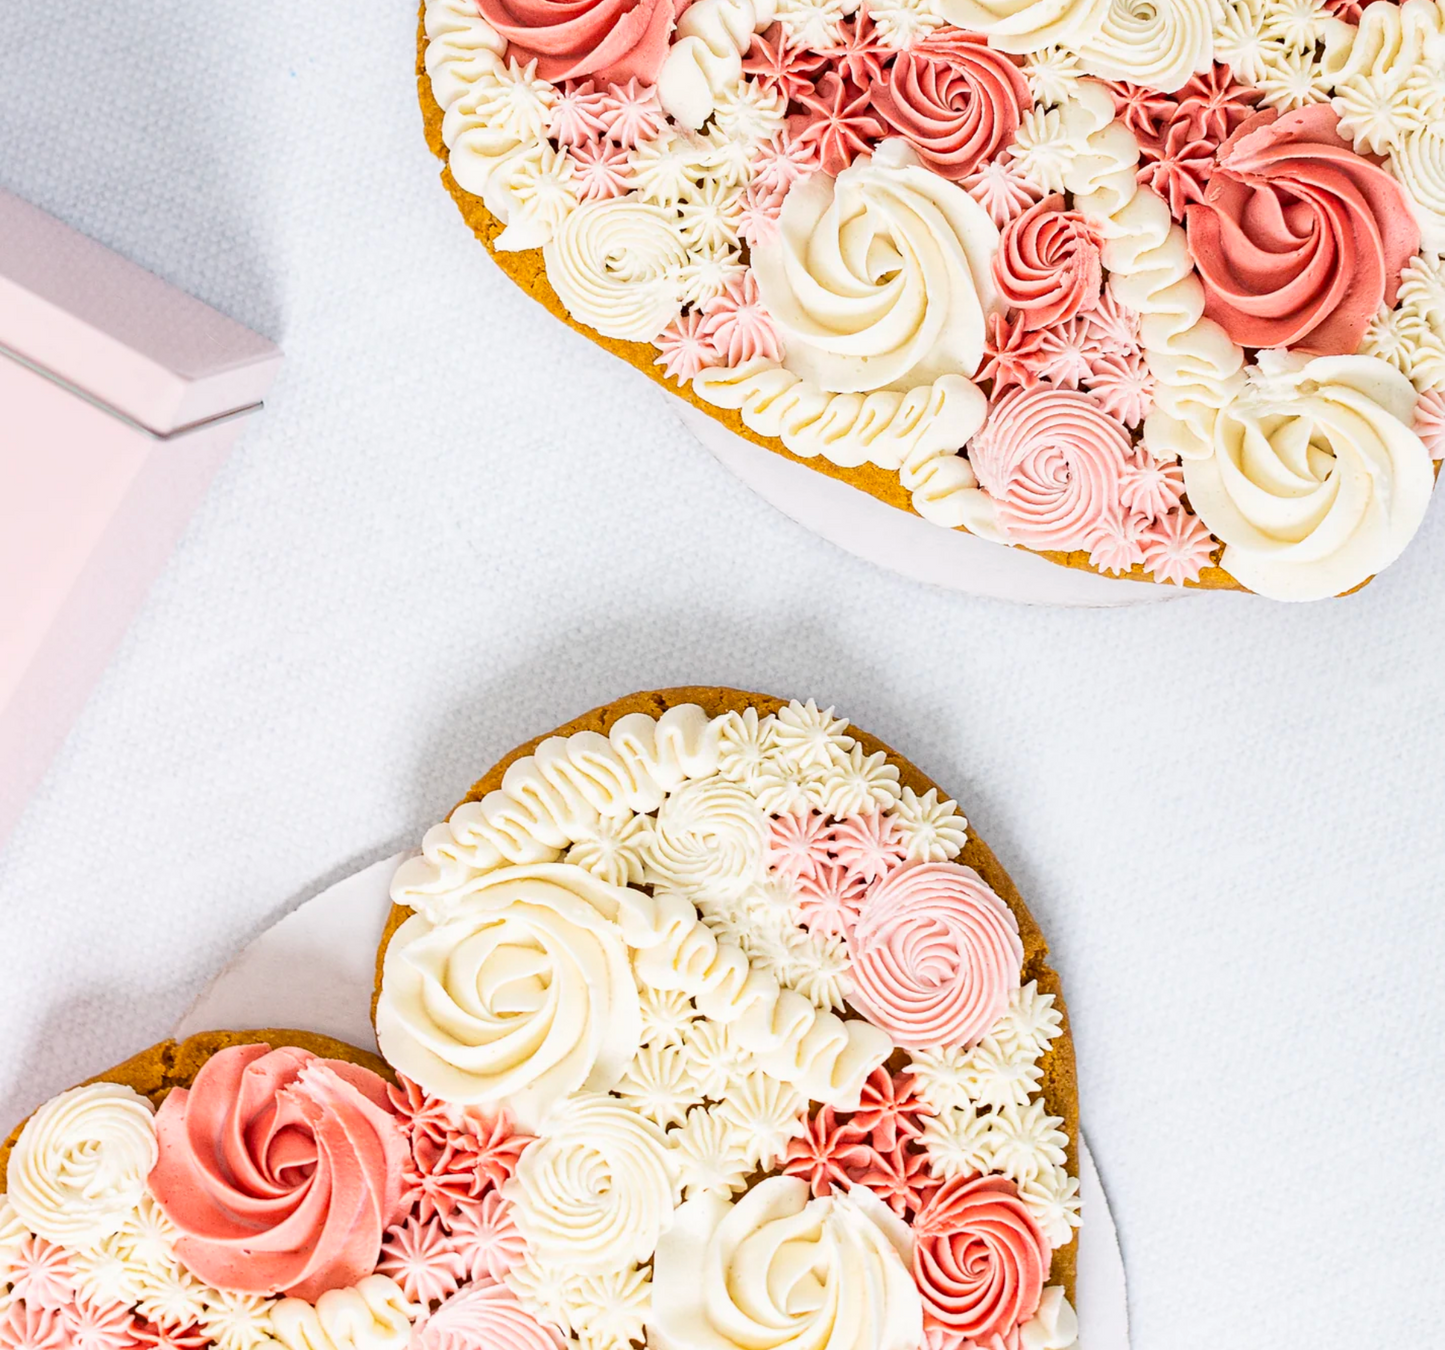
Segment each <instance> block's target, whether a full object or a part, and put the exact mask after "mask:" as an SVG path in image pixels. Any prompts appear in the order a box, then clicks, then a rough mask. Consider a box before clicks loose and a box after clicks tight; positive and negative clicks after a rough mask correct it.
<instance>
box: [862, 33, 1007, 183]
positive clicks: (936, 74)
mask: <svg viewBox="0 0 1445 1350" xmlns="http://www.w3.org/2000/svg"><path fill="white" fill-rule="evenodd" d="M855 78H856V77H855ZM868 96H869V98H870V99H871V100H872V102H873V107H874V108H875V109H876V110H877V112H878V115H879V116H880V117H881V118H882V119H883V120H884V121H885V122H886V123H887V124H888V125H889V126H890V127H891V128H892V129H893V130H894V131H896V132H897V133H898V134H899V135H900V136H902V137H904V138H905V139H906V140H907V141H908V142H909V143H910V144H911V145H912V146H913V148H914V149H915V150H917V151H918V155H919V158H920V159H922V160H923V162H924V163H925V164H926V165H927V166H928V167H929V168H930V169H932V170H933V171H934V172H935V173H938V174H941V175H942V176H943V177H944V178H951V179H953V180H955V181H957V180H959V179H962V178H967V177H968V175H969V174H971V173H972V172H973V171H974V170H975V169H977V168H978V167H979V165H981V164H983V163H985V162H987V161H989V160H991V159H993V158H994V156H996V155H997V154H998V153H999V151H1000V150H1002V149H1003V148H1004V147H1005V146H1008V145H1010V144H1012V142H1013V139H1014V133H1015V132H1017V131H1018V126H1019V119H1020V118H1021V117H1022V116H1023V113H1024V112H1025V111H1026V110H1027V109H1028V108H1029V107H1030V106H1031V105H1032V102H1033V100H1032V99H1031V98H1030V97H1029V87H1028V82H1027V81H1026V80H1025V79H1024V77H1023V72H1022V71H1020V70H1019V68H1018V67H1017V66H1016V65H1014V64H1013V62H1012V61H1010V60H1009V58H1008V57H1007V56H1005V55H1004V54H1003V53H1002V52H997V51H994V50H993V49H992V48H991V47H990V46H989V45H988V40H987V39H986V38H985V37H983V36H982V35H981V34H978V33H965V32H963V31H962V30H960V29H957V28H950V29H946V30H943V31H942V32H938V33H934V34H933V35H931V36H929V37H928V38H926V39H925V40H924V41H922V42H920V43H919V44H918V45H917V46H915V47H905V48H904V49H903V50H902V51H901V52H899V53H898V56H897V59H896V60H895V61H894V62H893V65H892V66H891V67H890V68H889V69H888V70H887V71H886V72H884V74H883V77H882V79H880V80H878V81H877V82H876V83H874V84H872V85H870V86H869V87H868Z"/></svg>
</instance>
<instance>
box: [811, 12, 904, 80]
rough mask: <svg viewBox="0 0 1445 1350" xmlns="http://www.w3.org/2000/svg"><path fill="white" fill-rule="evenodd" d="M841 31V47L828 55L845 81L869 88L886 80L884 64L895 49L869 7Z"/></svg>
mask: <svg viewBox="0 0 1445 1350" xmlns="http://www.w3.org/2000/svg"><path fill="white" fill-rule="evenodd" d="M841 28H842V36H841V38H840V40H839V43H838V45H837V46H836V47H830V48H829V49H828V51H827V52H826V53H824V55H825V56H826V57H827V59H828V63H829V65H831V66H832V68H833V69H834V70H836V71H837V72H838V73H839V74H840V75H841V76H842V77H843V78H844V79H845V80H852V81H853V83H854V84H856V85H857V86H858V87H859V88H860V89H866V88H868V86H869V85H871V84H872V83H873V82H874V81H875V80H881V79H882V78H883V67H884V64H885V63H886V62H887V61H888V60H889V59H890V58H891V57H892V56H893V55H894V53H893V49H892V48H891V47H889V46H888V44H887V43H886V42H884V41H883V39H882V38H881V37H880V36H879V35H878V30H877V28H875V27H874V24H873V19H872V17H871V16H870V15H869V13H868V9H867V7H866V6H864V7H863V8H862V9H860V10H859V11H858V13H857V14H856V15H855V16H854V17H853V18H852V19H845V20H844V21H843V23H842V25H841Z"/></svg>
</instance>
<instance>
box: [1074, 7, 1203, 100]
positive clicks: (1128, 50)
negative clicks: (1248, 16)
mask: <svg viewBox="0 0 1445 1350" xmlns="http://www.w3.org/2000/svg"><path fill="white" fill-rule="evenodd" d="M1214 8H1215V5H1214V0H1110V3H1109V6H1108V10H1107V12H1106V13H1105V15H1104V21H1103V23H1102V24H1101V25H1100V26H1099V29H1098V31H1097V32H1095V33H1094V35H1093V36H1092V37H1091V38H1089V40H1088V41H1087V42H1085V43H1084V44H1083V45H1082V47H1081V48H1080V51H1079V61H1080V64H1081V65H1082V66H1083V67H1084V69H1085V70H1086V71H1087V72H1088V73H1089V74H1090V75H1098V76H1101V77H1102V78H1104V79H1106V80H1129V81H1131V82H1132V83H1134V84H1142V85H1147V86H1148V87H1149V88H1150V89H1161V90H1163V91H1164V92H1165V93H1170V94H1172V93H1174V92H1175V90H1177V89H1181V88H1183V87H1184V85H1185V84H1187V83H1188V82H1189V77H1190V76H1191V75H1193V74H1194V73H1195V72H1196V71H1202V70H1208V69H1209V66H1210V61H1211V58H1212V54H1213V51H1214Z"/></svg>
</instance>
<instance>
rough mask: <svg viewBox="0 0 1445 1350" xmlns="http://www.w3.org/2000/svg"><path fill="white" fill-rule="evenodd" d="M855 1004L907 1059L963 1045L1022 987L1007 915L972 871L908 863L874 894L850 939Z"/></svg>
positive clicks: (1014, 927)
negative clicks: (906, 1053) (917, 1053)
mask: <svg viewBox="0 0 1445 1350" xmlns="http://www.w3.org/2000/svg"><path fill="white" fill-rule="evenodd" d="M848 955H849V959H850V961H851V964H852V970H851V972H850V978H851V982H852V984H851V987H852V992H851V1001H852V1002H853V1003H854V1004H856V1005H857V1007H858V1008H859V1009H861V1010H862V1011H863V1012H864V1013H865V1014H866V1015H867V1016H868V1017H869V1018H870V1019H871V1020H872V1021H874V1022H875V1023H876V1024H877V1025H878V1026H880V1027H882V1028H883V1029H884V1030H885V1031H886V1032H888V1034H889V1035H890V1036H892V1037H893V1039H894V1041H895V1042H897V1044H899V1045H901V1046H903V1047H904V1048H905V1049H908V1050H923V1049H929V1048H933V1047H937V1046H968V1045H972V1044H973V1043H974V1042H976V1041H978V1040H980V1039H981V1038H982V1037H983V1036H985V1035H986V1034H987V1033H988V1032H989V1030H990V1029H991V1028H992V1027H993V1025H994V1024H995V1023H996V1022H997V1021H998V1019H999V1018H1000V1017H1001V1016H1002V1015H1003V1013H1004V1011H1005V1009H1007V1007H1008V1001H1009V995H1010V994H1011V993H1012V992H1013V990H1015V989H1017V988H1018V986H1019V977H1020V973H1021V971H1022V968H1023V957H1024V949H1023V943H1022V942H1021V941H1020V939H1019V929H1018V920H1017V919H1015V918H1014V916H1013V911H1012V910H1010V909H1009V907H1008V905H1006V904H1005V903H1004V902H1003V900H1001V899H1000V898H999V896H998V895H997V894H995V892H994V891H993V890H992V889H991V888H990V887H989V885H988V883H987V882H985V881H984V879H983V878H982V877H981V876H979V874H978V873H977V872H975V871H974V870H973V868H971V867H965V866H963V865H962V864H960V863H948V862H937V863H912V864H907V865H905V866H903V867H900V868H899V869H898V870H897V871H895V872H892V873H890V874H889V875H888V876H887V877H885V878H884V879H883V880H882V881H881V882H880V883H879V884H878V885H877V886H876V887H875V888H874V889H873V890H872V892H871V893H870V895H869V897H868V900H867V902H866V904H865V905H864V907H863V911H862V914H861V916H860V917H859V919H858V922H857V923H856V924H855V925H854V927H853V928H852V930H851V931H850V932H849V934H848Z"/></svg>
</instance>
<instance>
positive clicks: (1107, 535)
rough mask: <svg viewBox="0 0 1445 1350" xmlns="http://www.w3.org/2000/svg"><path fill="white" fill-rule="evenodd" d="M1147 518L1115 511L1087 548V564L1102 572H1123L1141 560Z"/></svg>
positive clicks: (1147, 522) (1142, 557)
mask: <svg viewBox="0 0 1445 1350" xmlns="http://www.w3.org/2000/svg"><path fill="white" fill-rule="evenodd" d="M1148 526H1149V518H1148V517H1147V516H1136V515H1134V514H1133V512H1130V511H1118V512H1115V513H1114V514H1113V515H1112V516H1110V517H1109V518H1108V519H1107V520H1105V521H1104V523H1103V524H1102V525H1101V526H1100V527H1099V532H1098V534H1097V535H1095V537H1094V542H1093V545H1092V547H1091V548H1090V549H1089V561H1090V563H1092V564H1093V565H1094V566H1095V567H1097V568H1098V569H1099V571H1101V572H1113V573H1116V574H1118V573H1123V572H1128V571H1130V570H1132V569H1133V568H1134V567H1136V566H1138V565H1139V564H1140V563H1142V562H1143V561H1144V531H1145V530H1146V529H1147V528H1148Z"/></svg>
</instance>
